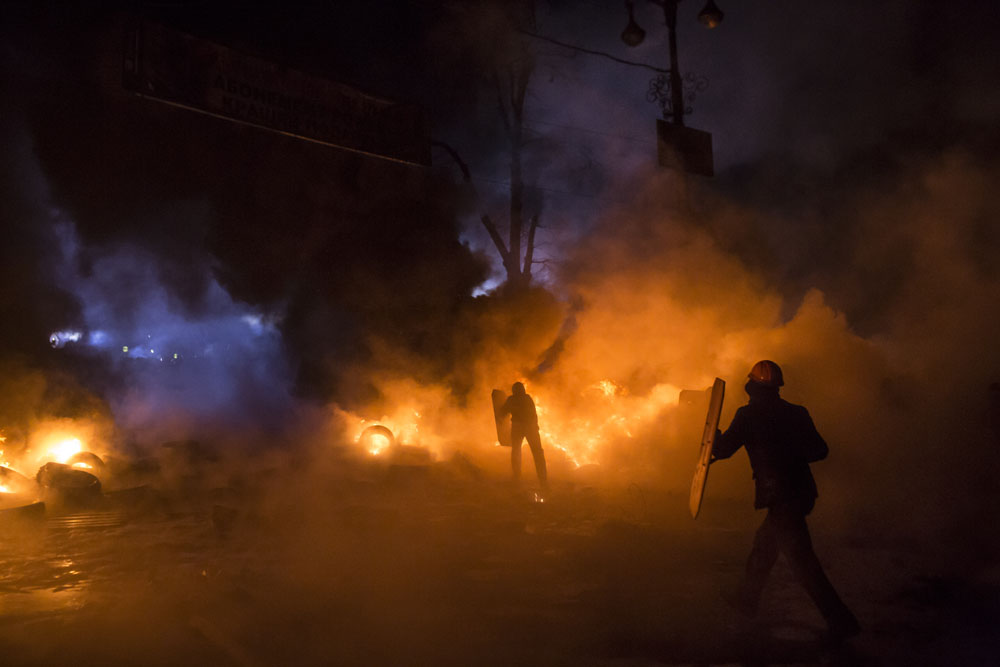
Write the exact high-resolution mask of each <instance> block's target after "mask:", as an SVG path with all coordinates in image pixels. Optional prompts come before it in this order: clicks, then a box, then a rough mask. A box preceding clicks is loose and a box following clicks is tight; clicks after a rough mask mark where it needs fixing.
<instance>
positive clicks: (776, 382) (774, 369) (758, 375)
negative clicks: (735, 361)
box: [747, 359, 785, 387]
mask: <svg viewBox="0 0 1000 667" xmlns="http://www.w3.org/2000/svg"><path fill="white" fill-rule="evenodd" d="M747 377H749V378H750V380H751V381H752V382H756V383H757V384H760V385H764V386H765V387H781V386H784V384H785V379H784V378H783V377H782V376H781V367H780V366H778V364H776V363H774V362H773V361H770V360H768V359H765V360H763V361H758V362H757V363H756V364H754V365H753V368H751V369H750V375H748V376H747Z"/></svg>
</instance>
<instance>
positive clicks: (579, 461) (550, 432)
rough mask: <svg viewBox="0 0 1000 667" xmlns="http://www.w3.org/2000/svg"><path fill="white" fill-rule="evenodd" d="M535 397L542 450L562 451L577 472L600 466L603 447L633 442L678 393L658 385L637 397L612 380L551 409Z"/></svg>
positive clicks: (553, 404)
mask: <svg viewBox="0 0 1000 667" xmlns="http://www.w3.org/2000/svg"><path fill="white" fill-rule="evenodd" d="M538 393H542V392H541V391H540V390H539V391H538ZM538 393H536V394H534V395H533V396H534V399H535V408H536V410H537V412H538V423H539V427H540V428H539V433H540V435H541V436H542V444H543V446H552V447H555V448H556V449H558V450H560V451H562V452H563V453H564V454H565V455H566V457H567V458H568V459H569V460H570V461H571V462H572V463H573V465H574V466H576V467H577V468H579V467H580V466H583V465H588V464H593V463H599V462H600V449H601V446H602V445H603V444H604V443H606V442H610V441H616V440H622V439H631V438H634V437H635V434H636V433H638V431H639V429H640V428H642V426H643V425H645V424H647V423H648V422H650V421H651V420H652V419H654V418H656V416H657V415H659V414H660V412H662V411H663V410H664V409H666V408H667V407H669V406H675V405H677V399H678V397H679V396H680V393H681V390H680V389H679V388H677V387H675V386H674V385H671V384H659V385H656V386H655V387H653V389H652V391H650V392H649V395H648V396H644V397H640V396H632V395H630V394H629V392H628V390H627V389H626V388H625V387H622V386H621V385H618V384H617V383H615V382H613V381H612V380H600V381H598V382H596V383H594V384H593V385H591V386H589V387H588V388H587V390H585V391H584V392H583V393H582V396H579V397H578V398H577V399H576V400H573V401H570V402H569V404H568V405H566V404H562V405H556V404H555V402H553V403H552V404H551V405H550V402H549V398H548V397H547V396H543V397H542V398H539V395H538Z"/></svg>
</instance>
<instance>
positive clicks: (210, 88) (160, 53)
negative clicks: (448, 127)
mask: <svg viewBox="0 0 1000 667" xmlns="http://www.w3.org/2000/svg"><path fill="white" fill-rule="evenodd" d="M123 67H124V71H123V84H124V86H125V89H126V90H128V91H130V92H132V93H135V94H137V95H141V96H143V97H150V98H154V99H157V100H160V101H162V102H166V103H169V104H173V105H176V106H180V107H184V108H187V109H191V110H193V111H198V112H201V113H206V114H209V115H212V116H216V117H219V118H226V119H229V120H233V121H237V122H240V123H246V124H249V125H254V126H257V127H262V128H266V129H268V130H273V131H276V132H280V133H282V134H287V135H290V136H294V137H298V138H301V139H306V140H308V141H315V142H318V143H322V144H327V145H331V146H337V147H339V148H344V149H347V150H351V151H357V152H360V153H366V154H369V155H374V156H377V157H382V158H386V159H390V160H395V161H399V162H407V163H412V164H417V165H425V166H426V165H429V164H430V140H429V138H428V131H427V125H426V122H425V119H424V115H423V111H422V110H421V109H420V107H418V106H415V105H409V104H397V103H394V102H391V101H389V100H385V99H382V98H378V97H374V96H372V95H368V94H365V93H363V92H361V91H359V90H356V89H354V88H352V87H350V86H346V85H344V84H340V83H336V82H333V81H330V80H328V79H324V78H321V77H318V76H314V75H311V74H306V73H304V72H300V71H297V70H294V69H290V68H287V67H283V66H281V65H277V64H275V63H272V62H268V61H266V60H263V59H261V58H256V57H254V56H249V55H246V54H243V53H240V52H237V51H234V50H232V49H229V48H226V47H224V46H221V45H219V44H215V43H213V42H210V41H207V40H203V39H199V38H196V37H193V36H191V35H187V34H184V33H180V32H177V31H174V30H171V29H169V28H165V27H163V26H160V25H157V24H154V23H149V22H146V21H142V22H137V23H135V24H133V25H131V26H129V27H128V28H127V29H126V45H125V53H124V61H123Z"/></svg>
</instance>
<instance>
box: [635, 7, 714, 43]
mask: <svg viewBox="0 0 1000 667" xmlns="http://www.w3.org/2000/svg"><path fill="white" fill-rule="evenodd" d="M724 16H725V14H723V13H722V10H721V9H719V7H718V6H717V5H716V4H715V0H708V2H706V3H705V6H704V8H702V10H701V11H700V12H698V22H699V23H701V24H702V25H703V26H705V27H706V28H715V27H717V26H718V25H719V24H720V23H722V18H723V17H724ZM623 39H624V37H623Z"/></svg>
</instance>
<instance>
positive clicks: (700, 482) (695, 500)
mask: <svg viewBox="0 0 1000 667" xmlns="http://www.w3.org/2000/svg"><path fill="white" fill-rule="evenodd" d="M725 393H726V381H725V380H722V379H721V378H715V384H713V385H712V397H711V399H709V402H708V415H707V416H706V417H705V430H704V431H703V433H702V436H701V452H700V453H699V454H698V466H697V467H696V468H695V470H694V479H692V480H691V498H690V502H689V508H690V509H691V517H692V518H694V519H697V518H698V512H700V511H701V499H702V497H704V495H705V483H706V482H707V481H708V466H709V465H710V464H711V463H712V445H714V444H715V432H716V431H717V430H718V428H719V417H720V415H721V414H722V399H723V396H724V395H725Z"/></svg>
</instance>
